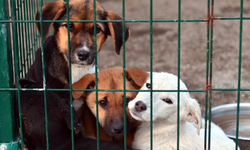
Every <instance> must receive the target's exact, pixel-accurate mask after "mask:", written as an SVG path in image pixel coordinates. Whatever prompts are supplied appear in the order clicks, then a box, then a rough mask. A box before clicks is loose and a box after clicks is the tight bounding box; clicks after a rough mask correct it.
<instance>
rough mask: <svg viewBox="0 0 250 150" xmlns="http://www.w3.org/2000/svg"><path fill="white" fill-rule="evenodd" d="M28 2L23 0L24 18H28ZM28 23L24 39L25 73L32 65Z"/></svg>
mask: <svg viewBox="0 0 250 150" xmlns="http://www.w3.org/2000/svg"><path fill="white" fill-rule="evenodd" d="M26 4H27V3H25V2H24V1H23V20H28V18H27V11H28V9H27V5H26ZM27 24H28V23H24V33H25V34H24V35H25V36H24V39H25V59H24V68H25V74H26V72H27V71H28V69H29V67H30V63H29V57H30V52H29V49H30V46H29V45H28V42H29V41H28V39H29V34H28V32H29V30H27Z"/></svg>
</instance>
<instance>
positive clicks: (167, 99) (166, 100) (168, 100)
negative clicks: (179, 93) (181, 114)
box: [162, 98, 173, 104]
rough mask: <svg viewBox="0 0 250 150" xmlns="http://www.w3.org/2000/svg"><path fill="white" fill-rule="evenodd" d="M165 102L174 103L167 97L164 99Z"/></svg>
mask: <svg viewBox="0 0 250 150" xmlns="http://www.w3.org/2000/svg"><path fill="white" fill-rule="evenodd" d="M162 100H163V101H164V102H166V103H168V104H173V102H172V101H171V99H169V98H166V99H162Z"/></svg>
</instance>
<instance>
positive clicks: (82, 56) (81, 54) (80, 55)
mask: <svg viewBox="0 0 250 150" xmlns="http://www.w3.org/2000/svg"><path fill="white" fill-rule="evenodd" d="M77 56H78V58H79V59H80V60H81V61H84V60H86V59H88V58H89V52H87V51H83V50H80V51H78V52H77Z"/></svg>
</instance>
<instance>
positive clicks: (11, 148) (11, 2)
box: [0, 0, 250, 150]
mask: <svg viewBox="0 0 250 150" xmlns="http://www.w3.org/2000/svg"><path fill="white" fill-rule="evenodd" d="M121 1H122V4H123V8H122V18H123V19H122V20H112V22H122V24H123V25H124V24H125V22H135V23H136V22H147V23H149V24H150V55H151V57H150V64H151V65H150V71H151V73H150V74H151V80H152V70H153V65H152V62H153V60H152V59H153V54H154V53H153V44H152V43H153V23H154V22H177V23H178V24H177V25H178V77H180V67H181V66H180V54H181V38H180V37H181V22H207V50H206V51H207V59H206V89H204V90H192V89H191V90H188V91H189V92H205V93H206V107H205V108H206V110H205V112H207V111H208V112H209V113H208V115H211V111H210V110H211V100H212V91H237V92H238V96H237V103H238V113H237V129H236V135H237V139H236V143H237V144H238V125H239V123H238V122H239V121H238V120H239V103H240V92H241V91H249V89H241V86H240V83H241V53H242V26H243V25H242V22H243V20H244V19H250V17H243V0H241V1H240V3H241V4H240V17H223V18H219V17H214V0H207V12H208V13H207V18H204V19H186V20H183V19H181V0H178V1H176V3H178V19H177V20H153V0H150V19H149V20H125V0H121ZM47 2H49V1H45V0H8V1H6V0H2V1H0V47H1V55H0V67H1V69H0V80H1V82H0V83H1V84H0V143H1V144H5V145H6V146H7V148H8V150H17V149H24V143H23V137H22V123H21V113H20V112H21V110H20V90H22V89H20V88H18V87H19V83H18V82H17V81H19V79H20V78H23V77H25V74H26V72H27V71H28V69H29V67H30V66H31V64H32V63H33V61H34V54H35V51H36V50H37V49H38V48H39V47H42V51H43V44H42V41H43V36H42V37H39V34H38V32H37V30H36V28H35V26H34V22H36V21H34V19H33V15H34V14H35V12H36V11H37V10H40V11H41V10H42V5H43V4H45V3H47ZM66 2H67V6H68V1H66ZM95 5H96V3H95V1H94V7H95ZM68 11H69V10H68V8H67V12H68ZM95 15H96V14H95V13H94V18H95ZM214 20H222V21H223V20H238V21H239V24H240V29H239V31H240V32H239V33H240V35H239V67H238V88H237V89H213V88H212V65H213V63H212V62H213V61H212V60H213V22H214ZM46 21H47V20H46ZM57 21H58V20H57ZM98 21H100V22H101V21H104V22H105V20H98ZM38 22H40V23H41V25H42V23H43V20H42V16H41V20H39V21H38ZM51 22H53V20H52V21H51ZM81 22H94V28H96V24H95V23H96V22H97V20H96V19H94V20H87V21H86V20H83V21H81ZM106 22H107V21H106ZM67 23H69V17H68V18H67ZM123 27H124V26H123ZM68 31H69V30H68ZM124 31H125V28H123V37H125V32H124ZM68 35H69V34H68ZM94 35H96V31H95V30H94ZM68 39H69V38H68ZM95 44H96V39H95ZM69 45H70V44H69ZM123 45H124V46H123V62H124V63H123V68H124V71H125V68H126V66H125V64H126V63H125V62H126V59H125V52H126V51H125V49H126V48H125V40H124V38H123ZM69 47H70V46H69ZM43 59H44V58H43ZM69 60H70V57H69ZM96 64H97V55H96ZM96 68H97V65H96ZM43 70H44V64H43ZM69 71H71V69H69ZM70 74H71V73H70ZM70 79H71V77H70ZM45 80H46V79H45ZM96 81H98V80H96ZM44 83H45V81H44ZM178 84H179V82H178ZM15 85H16V86H15ZM124 85H125V74H124ZM16 87H17V88H16ZM151 87H152V86H151ZM125 89H126V88H125V86H124V89H123V90H122V91H124V93H125V92H126V91H129V90H125ZM30 90H32V89H30ZM40 90H44V91H46V90H60V89H47V88H46V85H44V88H43V89H40ZM64 90H65V89H64ZM68 90H69V91H72V86H71V85H70V89H68ZM95 90H96V91H99V90H98V83H97V86H96V89H95ZM111 91H114V90H111ZM115 91H116V90H115ZM117 91H119V90H117ZM133 91H138V90H133ZM150 91H151V92H152V91H153V90H152V89H150ZM177 91H178V100H179V93H180V92H183V91H180V88H179V86H178V90H177ZM44 93H46V92H44ZM44 95H45V99H44V101H45V103H46V94H44ZM151 95H152V94H151ZM96 97H98V95H96ZM124 99H126V97H125V94H124ZM70 102H71V104H72V99H71V100H70ZM97 104H98V103H97ZM15 106H18V107H19V112H15V109H14V107H15ZM124 106H126V103H125V101H124ZM151 106H152V104H151ZM97 108H98V107H97ZM72 109H73V108H72V107H71V111H72ZM151 110H152V109H151ZM178 110H179V103H178ZM45 112H46V111H45ZM97 112H98V110H97ZM178 112H179V111H178ZM97 114H98V113H97ZM124 114H126V111H125V110H124ZM71 116H72V113H71ZM46 117H47V116H46ZM205 118H206V119H207V118H209V117H208V116H207V114H206V116H205ZM151 119H152V117H151ZM18 120H20V121H18ZM97 120H98V116H97ZM178 120H179V113H178ZM124 121H125V124H126V118H125V119H124ZM71 124H72V125H73V119H72V123H71ZM210 125H211V124H210V123H209V124H207V123H206V124H205V127H209V128H210ZM47 126H48V124H47V122H46V127H47ZM178 127H179V124H178ZM152 128H153V126H152V124H151V130H150V131H151V133H152V132H153V130H152ZM97 130H99V129H98V126H97ZM125 132H126V131H125ZM73 134H74V132H73V131H72V135H73ZM207 134H208V135H209V136H208V137H209V138H208V139H207V138H206V136H205V137H204V138H205V143H204V147H207V149H210V134H211V133H210V132H208V133H207V132H206V133H205V135H207ZM98 135H99V133H98ZM176 136H177V138H178V140H177V145H178V146H179V128H178V135H176ZM125 139H126V138H125ZM47 140H48V131H47ZM73 140H74V139H72V141H73ZM125 142H126V141H125ZM153 144H154V143H153V140H152V138H151V145H153ZM97 145H99V142H97ZM47 147H48V143H47ZM124 148H125V149H126V145H124ZM72 149H74V146H72ZM151 149H152V148H151ZM235 149H237V147H236V148H235Z"/></svg>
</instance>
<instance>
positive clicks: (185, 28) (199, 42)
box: [98, 0, 250, 113]
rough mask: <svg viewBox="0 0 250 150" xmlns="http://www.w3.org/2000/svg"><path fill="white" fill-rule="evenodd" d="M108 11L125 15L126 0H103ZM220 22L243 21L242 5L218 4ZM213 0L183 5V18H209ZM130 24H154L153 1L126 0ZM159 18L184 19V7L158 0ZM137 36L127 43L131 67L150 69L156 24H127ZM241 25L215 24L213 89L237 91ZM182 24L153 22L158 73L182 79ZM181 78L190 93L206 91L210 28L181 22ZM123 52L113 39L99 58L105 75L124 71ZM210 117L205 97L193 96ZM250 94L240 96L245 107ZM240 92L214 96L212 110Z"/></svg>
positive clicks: (245, 42) (249, 25) (245, 65)
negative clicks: (118, 51)
mask: <svg viewBox="0 0 250 150" xmlns="http://www.w3.org/2000/svg"><path fill="white" fill-rule="evenodd" d="M99 2H100V3H101V5H103V7H104V8H105V9H110V10H113V11H114V12H116V13H117V14H119V15H120V16H122V1H121V0H119V1H118V0H99ZM214 16H215V17H239V16H240V1H238V0H218V1H215V2H214ZM243 16H244V17H249V16H250V1H249V0H244V9H243ZM206 18H207V1H205V0H203V1H201V0H184V1H182V2H181V19H206ZM125 19H126V20H145V19H150V1H149V0H148V1H141V0H126V1H125ZM153 19H159V20H160V19H178V2H177V1H173V0H155V1H153ZM127 25H128V26H129V28H130V31H131V36H130V38H129V40H128V41H127V43H126V46H125V47H126V51H125V54H126V67H138V68H142V69H145V70H149V69H150V23H145V22H144V23H139V22H133V23H127ZM239 30H240V21H239V20H235V19H234V20H215V21H214V27H213V64H212V88H227V89H229V88H230V89H231V88H233V89H236V88H237V87H238V65H239V34H240V33H239ZM249 35H250V20H244V21H243V34H242V59H241V61H242V62H241V63H242V64H241V82H240V83H241V88H248V89H249V88H250V76H249V64H250V53H249V49H250V44H249V41H250V36H249ZM177 38H178V23H177V22H168V23H162V22H160V23H153V71H166V72H171V73H174V74H177V69H178V65H177V64H178V57H177V56H178V51H177V50H178V40H177ZM180 44H181V60H180V62H181V67H180V77H181V79H182V80H183V82H184V83H185V84H186V85H187V87H188V89H203V90H205V88H206V58H207V56H206V51H207V23H206V22H182V23H181V43H180ZM122 59H123V57H122V53H121V55H120V56H118V55H116V54H115V52H114V48H113V45H112V40H111V38H109V39H108V41H107V42H106V43H105V44H104V45H103V47H102V50H101V52H100V53H99V56H98V67H99V69H100V70H102V69H104V68H108V67H113V66H122V65H123V61H122ZM191 96H192V97H193V98H196V99H197V100H198V101H199V103H200V106H201V108H202V112H203V113H204V107H205V92H192V93H191ZM249 99H250V92H246V91H243V92H240V102H249ZM236 101H237V91H213V92H212V107H215V106H218V105H222V104H227V103H234V102H236Z"/></svg>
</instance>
